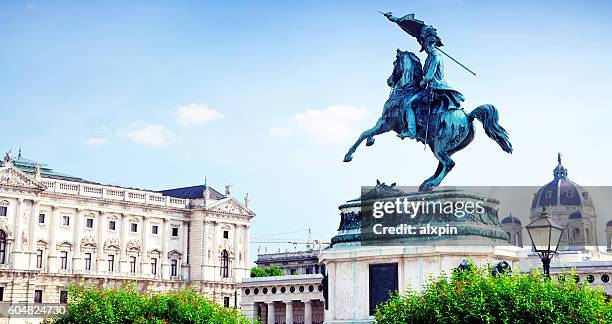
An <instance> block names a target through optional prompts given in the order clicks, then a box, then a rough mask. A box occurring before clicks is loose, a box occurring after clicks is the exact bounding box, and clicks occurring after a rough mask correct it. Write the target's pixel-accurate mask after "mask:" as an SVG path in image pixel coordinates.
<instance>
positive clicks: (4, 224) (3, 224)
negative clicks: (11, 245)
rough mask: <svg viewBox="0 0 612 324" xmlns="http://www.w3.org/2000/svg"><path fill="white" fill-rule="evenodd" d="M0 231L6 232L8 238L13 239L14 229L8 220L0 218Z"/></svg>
mask: <svg viewBox="0 0 612 324" xmlns="http://www.w3.org/2000/svg"><path fill="white" fill-rule="evenodd" d="M0 230H2V231H4V234H6V237H7V238H9V239H10V238H13V227H12V226H11V224H9V222H8V220H6V218H0Z"/></svg>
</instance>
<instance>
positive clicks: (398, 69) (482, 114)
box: [344, 49, 512, 191]
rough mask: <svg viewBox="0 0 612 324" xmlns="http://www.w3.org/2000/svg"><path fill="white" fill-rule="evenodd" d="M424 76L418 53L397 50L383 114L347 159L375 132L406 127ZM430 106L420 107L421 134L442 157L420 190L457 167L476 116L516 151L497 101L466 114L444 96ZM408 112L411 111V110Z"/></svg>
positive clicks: (507, 147) (502, 143)
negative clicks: (408, 106)
mask: <svg viewBox="0 0 612 324" xmlns="http://www.w3.org/2000/svg"><path fill="white" fill-rule="evenodd" d="M422 78H423V68H422V66H421V62H420V60H419V58H418V57H417V56H416V55H414V53H411V52H408V51H400V50H399V49H398V50H397V56H396V59H395V62H393V73H392V74H391V76H390V77H389V79H388V80H387V84H388V85H389V86H390V87H392V90H391V94H390V96H389V99H388V100H387V102H386V103H385V105H384V108H383V113H382V116H381V117H380V118H379V119H378V121H377V122H376V125H374V127H372V128H370V129H368V130H365V131H364V132H363V133H361V135H360V136H359V138H358V139H357V141H356V142H355V144H353V146H351V148H350V149H349V150H348V152H347V153H346V155H345V156H344V162H350V161H351V160H352V159H353V153H355V151H356V150H357V148H358V147H359V145H360V144H361V143H362V142H363V141H364V140H365V139H367V141H366V146H371V145H374V136H376V135H380V134H384V133H387V132H389V131H394V132H396V133H398V134H399V133H401V132H402V131H403V130H404V128H405V127H406V126H405V125H404V124H405V122H404V118H403V116H402V114H403V113H404V107H405V105H406V102H407V101H408V100H409V99H410V98H412V96H413V95H415V94H416V93H417V92H419V91H420V90H422V88H420V86H419V83H420V81H421V80H422ZM429 105H430V106H431V107H430V108H429V107H416V108H415V113H416V120H417V129H416V132H417V137H416V139H417V140H418V141H420V142H423V143H426V144H427V145H428V146H429V148H430V149H431V151H432V152H433V154H434V156H435V157H436V159H438V161H439V163H438V168H437V169H436V172H435V173H434V174H433V175H432V176H431V177H429V178H428V179H427V180H425V181H423V183H422V184H421V186H420V187H419V190H420V191H429V190H432V189H433V188H434V187H437V186H438V185H440V183H441V182H442V180H443V179H444V177H446V175H447V174H448V173H449V172H450V171H451V170H452V169H453V167H454V166H455V162H454V161H453V160H452V159H451V156H452V155H453V154H454V153H455V152H458V151H460V150H462V149H464V148H465V147H466V146H468V145H469V144H470V143H471V142H472V141H473V140H474V134H475V133H474V124H473V121H474V118H476V119H478V120H479V121H480V122H481V123H482V125H483V128H484V130H485V133H486V134H487V136H489V138H491V139H493V140H494V141H495V142H496V143H497V144H499V146H500V147H501V148H502V150H504V152H507V153H512V144H511V143H510V140H509V139H508V133H507V132H506V130H505V129H504V128H503V127H501V126H500V125H499V123H498V119H499V116H498V113H497V109H496V108H495V107H494V106H493V105H481V106H479V107H477V108H476V109H474V110H472V111H471V112H470V113H469V114H466V113H465V111H464V110H463V109H448V108H447V107H446V105H444V103H443V102H441V101H440V100H434V101H433V102H430V103H429ZM406 113H411V111H407V112H406Z"/></svg>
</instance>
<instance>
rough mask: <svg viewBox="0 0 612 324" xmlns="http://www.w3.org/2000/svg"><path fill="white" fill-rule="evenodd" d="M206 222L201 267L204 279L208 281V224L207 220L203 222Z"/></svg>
mask: <svg viewBox="0 0 612 324" xmlns="http://www.w3.org/2000/svg"><path fill="white" fill-rule="evenodd" d="M203 222H204V235H203V236H204V238H203V241H202V242H203V243H202V264H201V265H200V266H201V268H202V279H206V278H207V277H206V274H207V273H208V272H207V271H208V270H207V268H208V262H209V261H208V248H209V247H208V246H209V243H208V228H209V225H208V222H207V221H206V219H204V220H203Z"/></svg>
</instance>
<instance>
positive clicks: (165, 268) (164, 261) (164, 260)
mask: <svg viewBox="0 0 612 324" xmlns="http://www.w3.org/2000/svg"><path fill="white" fill-rule="evenodd" d="M162 227H163V228H162V256H161V273H162V279H170V262H169V261H168V239H169V236H170V230H169V227H170V222H168V219H167V218H164V224H163V225H162Z"/></svg>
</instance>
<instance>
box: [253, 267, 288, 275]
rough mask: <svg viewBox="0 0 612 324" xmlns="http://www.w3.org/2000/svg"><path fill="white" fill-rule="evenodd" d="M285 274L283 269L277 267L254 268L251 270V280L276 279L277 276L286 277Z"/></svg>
mask: <svg viewBox="0 0 612 324" xmlns="http://www.w3.org/2000/svg"><path fill="white" fill-rule="evenodd" d="M284 275H285V272H284V271H283V269H281V268H279V267H277V266H271V267H266V268H259V267H253V268H251V278H259V277H275V276H284Z"/></svg>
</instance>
